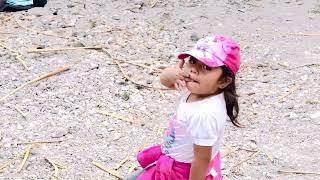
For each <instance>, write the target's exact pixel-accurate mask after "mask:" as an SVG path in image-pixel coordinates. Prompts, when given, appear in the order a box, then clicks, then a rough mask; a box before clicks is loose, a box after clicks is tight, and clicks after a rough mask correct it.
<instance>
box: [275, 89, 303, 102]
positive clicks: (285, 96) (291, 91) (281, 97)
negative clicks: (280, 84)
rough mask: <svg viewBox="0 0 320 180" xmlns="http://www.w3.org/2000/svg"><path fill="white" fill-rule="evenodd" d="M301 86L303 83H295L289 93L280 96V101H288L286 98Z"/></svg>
mask: <svg viewBox="0 0 320 180" xmlns="http://www.w3.org/2000/svg"><path fill="white" fill-rule="evenodd" d="M300 88H301V85H300V84H297V85H295V86H293V87H292V88H291V89H290V90H289V92H288V93H286V94H285V95H283V96H280V97H279V98H278V101H279V102H281V103H282V102H284V101H286V98H287V97H288V96H289V95H291V94H292V93H294V92H295V91H297V90H298V89H300Z"/></svg>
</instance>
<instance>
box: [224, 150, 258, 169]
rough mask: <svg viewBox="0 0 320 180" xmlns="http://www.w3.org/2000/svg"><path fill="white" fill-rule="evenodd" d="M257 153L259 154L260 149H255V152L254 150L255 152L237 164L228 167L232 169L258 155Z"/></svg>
mask: <svg viewBox="0 0 320 180" xmlns="http://www.w3.org/2000/svg"><path fill="white" fill-rule="evenodd" d="M259 154H260V151H257V152H255V153H252V154H251V155H250V156H249V157H247V158H246V159H244V160H242V161H240V162H238V163H237V164H235V165H233V166H232V167H231V168H230V169H231V170H232V169H234V168H236V167H238V166H240V165H241V164H242V163H244V162H247V161H249V160H250V159H253V158H255V157H256V156H258V155H259Z"/></svg>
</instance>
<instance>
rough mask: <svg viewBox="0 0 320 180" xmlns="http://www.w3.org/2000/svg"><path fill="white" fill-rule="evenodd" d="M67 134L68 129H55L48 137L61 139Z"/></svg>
mask: <svg viewBox="0 0 320 180" xmlns="http://www.w3.org/2000/svg"><path fill="white" fill-rule="evenodd" d="M68 133H69V130H68V128H66V129H57V130H56V131H55V132H53V133H51V135H50V137H52V138H61V137H63V136H65V135H67V134H68Z"/></svg>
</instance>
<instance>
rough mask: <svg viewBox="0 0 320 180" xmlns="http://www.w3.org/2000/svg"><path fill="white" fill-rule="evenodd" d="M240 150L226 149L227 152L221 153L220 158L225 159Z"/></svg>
mask: <svg viewBox="0 0 320 180" xmlns="http://www.w3.org/2000/svg"><path fill="white" fill-rule="evenodd" d="M239 149H240V148H228V150H227V151H226V152H224V153H221V158H224V157H227V156H229V155H230V154H232V153H234V152H236V151H238V150H239Z"/></svg>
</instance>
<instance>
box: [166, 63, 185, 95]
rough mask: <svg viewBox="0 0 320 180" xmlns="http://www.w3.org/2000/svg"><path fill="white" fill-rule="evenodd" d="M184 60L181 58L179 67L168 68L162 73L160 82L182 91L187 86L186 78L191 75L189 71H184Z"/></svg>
mask: <svg viewBox="0 0 320 180" xmlns="http://www.w3.org/2000/svg"><path fill="white" fill-rule="evenodd" d="M183 65H184V60H180V61H179V63H178V67H171V68H166V69H164V70H163V71H162V73H161V75H160V82H161V83H162V84H163V85H164V86H166V87H168V88H172V89H176V90H178V91H181V90H182V89H183V88H184V87H185V86H186V82H185V79H186V78H188V77H189V75H188V74H187V73H185V72H184V71H183Z"/></svg>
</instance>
